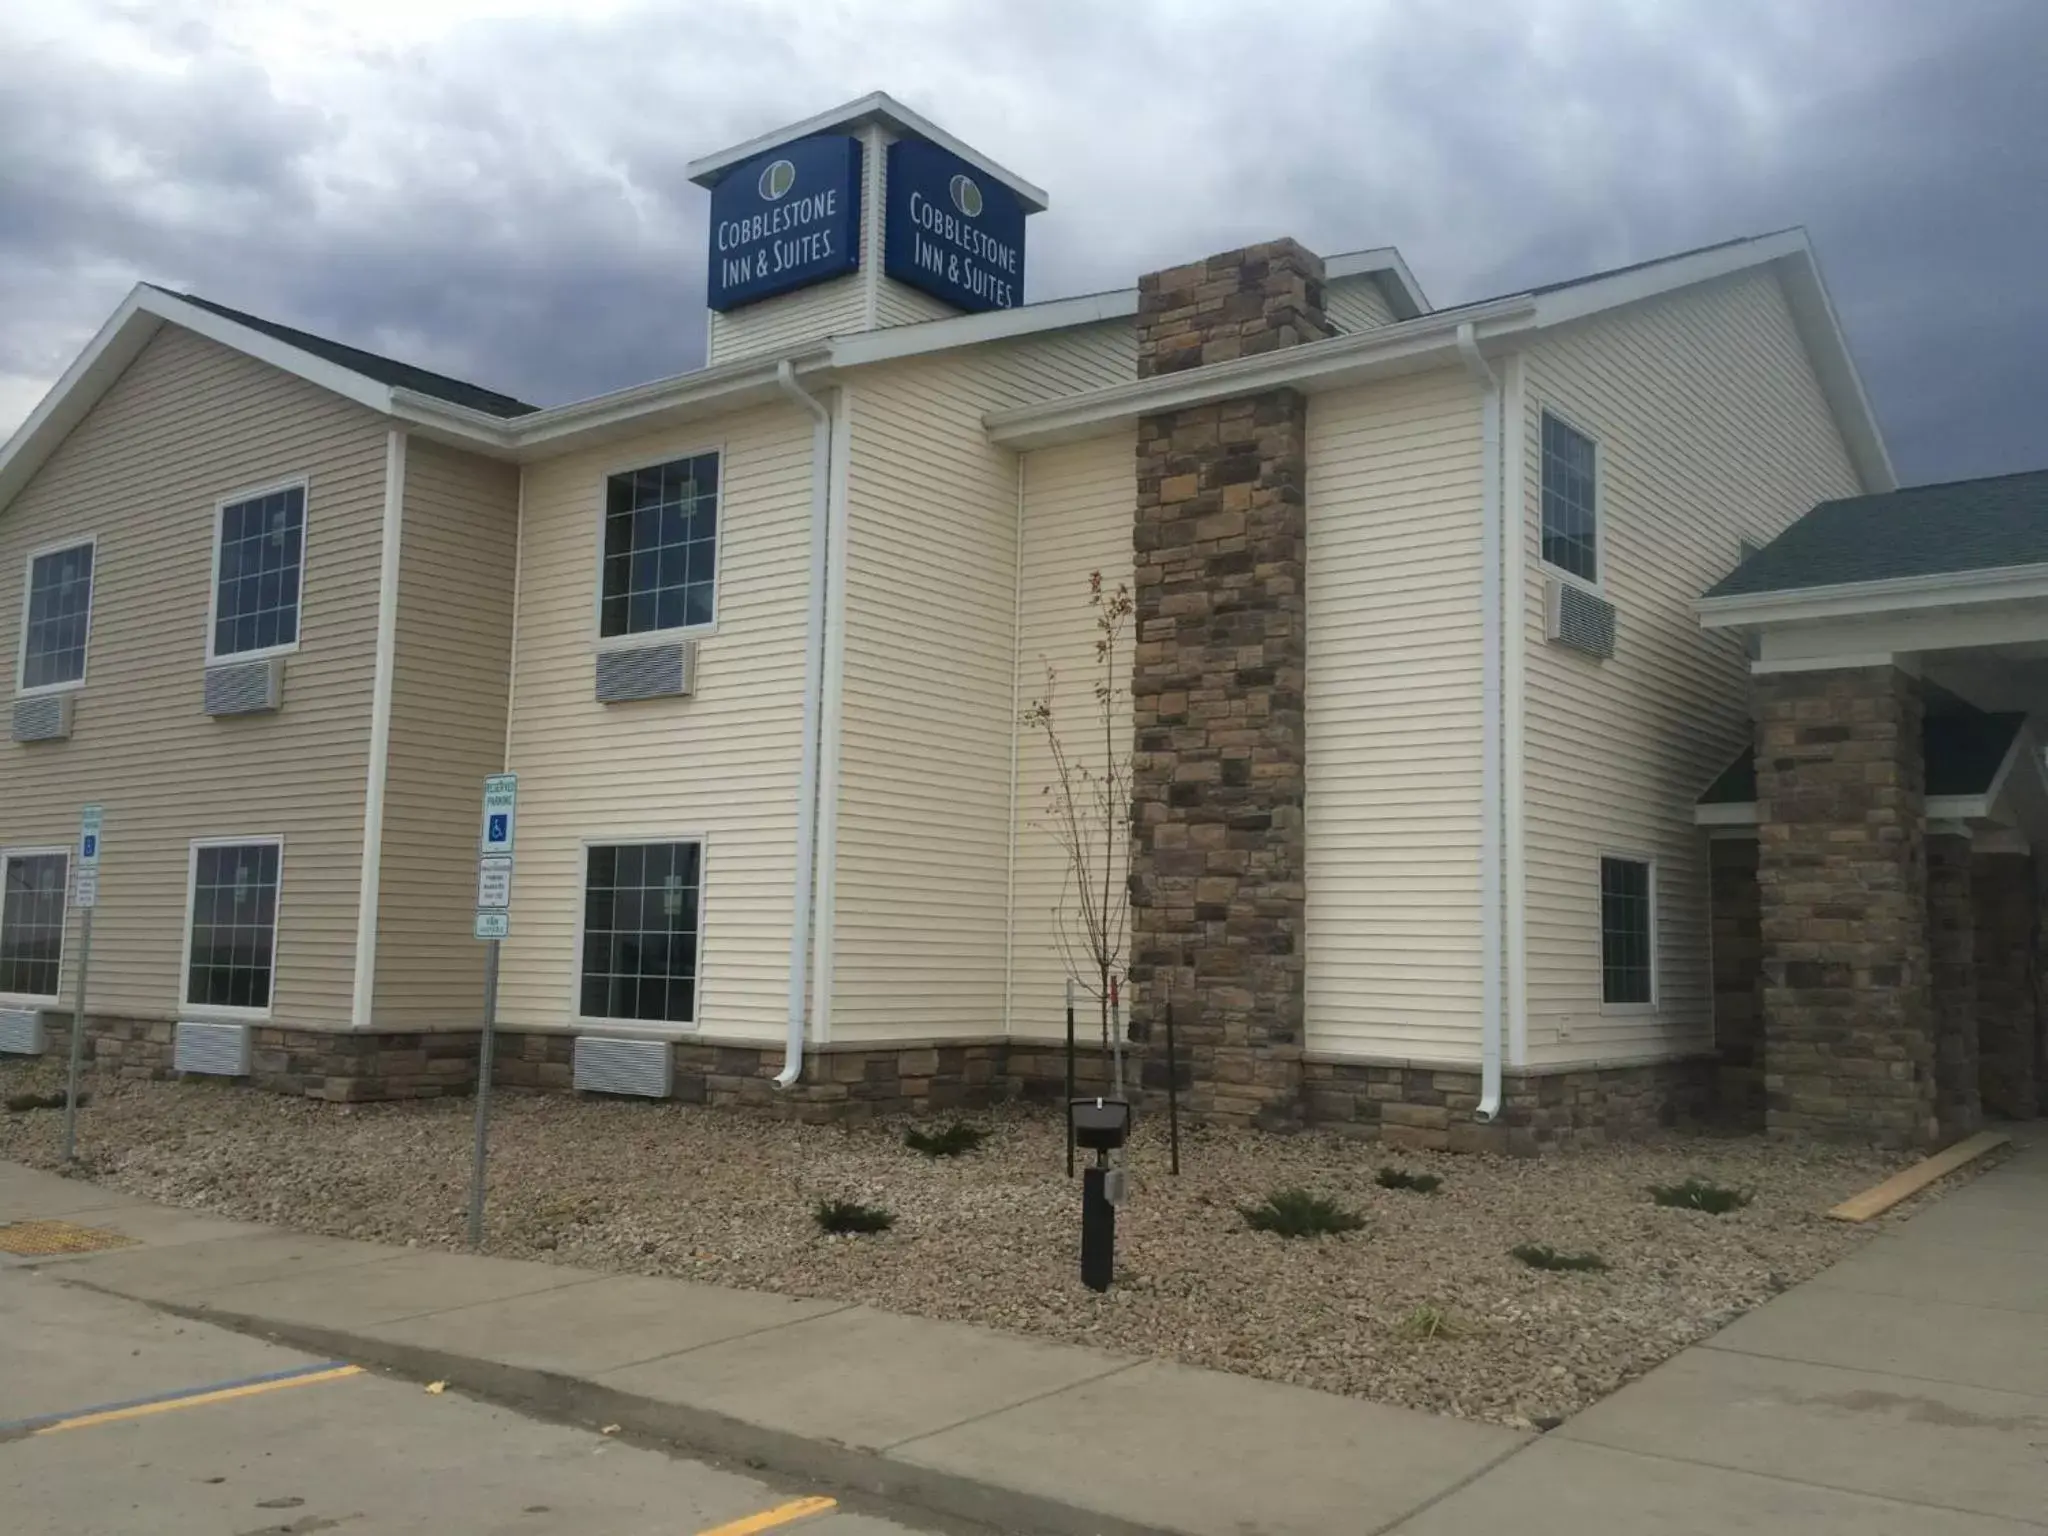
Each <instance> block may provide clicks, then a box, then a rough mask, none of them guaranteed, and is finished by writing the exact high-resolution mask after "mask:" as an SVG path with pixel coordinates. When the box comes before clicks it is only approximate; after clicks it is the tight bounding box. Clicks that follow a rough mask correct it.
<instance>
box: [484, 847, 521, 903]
mask: <svg viewBox="0 0 2048 1536" xmlns="http://www.w3.org/2000/svg"><path fill="white" fill-rule="evenodd" d="M511 906H512V858H511V855H510V854H503V853H487V854H485V855H484V856H483V857H482V858H480V859H478V860H477V861H476V907H477V910H478V911H479V912H504V911H508V910H509V909H510V908H511Z"/></svg>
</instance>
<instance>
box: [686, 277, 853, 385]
mask: <svg viewBox="0 0 2048 1536" xmlns="http://www.w3.org/2000/svg"><path fill="white" fill-rule="evenodd" d="M712 259H713V260H716V259H717V253H716V252H715V251H714V252H713V253H712ZM866 281H867V280H866V274H865V273H861V272H849V273H847V274H846V275H845V276H844V277H835V278H833V279H832V280H831V281H830V282H827V283H818V284H815V285H814V286H812V287H809V288H799V289H797V290H796V291H795V292H794V293H778V294H776V295H775V296H774V297H773V298H768V299H761V300H758V301H757V302H755V303H752V304H746V305H743V306H741V307H740V308H738V309H729V310H725V311H723V312H720V311H718V310H712V311H711V312H710V314H711V327H710V333H709V337H708V340H707V342H706V344H705V358H704V360H705V364H706V366H713V365H716V364H718V363H729V362H731V361H732V360H733V359H734V358H736V357H760V356H763V355H764V354H768V353H774V352H784V351H789V350H791V349H793V348H795V347H798V346H800V345H802V344H803V343H804V342H807V341H822V340H823V339H824V338H825V337H827V336H845V335H848V334H850V333H851V332H854V331H859V330H865V329H866V328H867V308H868V301H867V287H866Z"/></svg>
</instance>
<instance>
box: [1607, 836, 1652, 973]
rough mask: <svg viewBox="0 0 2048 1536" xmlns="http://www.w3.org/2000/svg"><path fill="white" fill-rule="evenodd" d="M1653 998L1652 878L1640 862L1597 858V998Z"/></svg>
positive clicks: (1649, 867)
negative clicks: (1598, 888) (1598, 915)
mask: <svg viewBox="0 0 2048 1536" xmlns="http://www.w3.org/2000/svg"><path fill="white" fill-rule="evenodd" d="M1656 997H1657V877H1656V870H1655V869H1654V868H1653V867H1652V866H1651V864H1650V863H1649V861H1648V860H1645V859H1627V858H1613V857H1607V858H1603V859H1601V860H1600V1000H1601V1001H1602V1002H1603V1003H1607V1004H1613V1005H1644V1004H1649V1003H1653V1002H1655V1001H1656Z"/></svg>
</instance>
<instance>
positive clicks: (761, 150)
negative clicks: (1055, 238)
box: [684, 91, 1052, 213]
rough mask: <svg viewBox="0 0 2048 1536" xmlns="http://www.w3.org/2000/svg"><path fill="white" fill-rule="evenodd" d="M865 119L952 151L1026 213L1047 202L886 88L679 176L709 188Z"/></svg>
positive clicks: (721, 154) (710, 159) (737, 146)
mask: <svg viewBox="0 0 2048 1536" xmlns="http://www.w3.org/2000/svg"><path fill="white" fill-rule="evenodd" d="M869 123H882V124H884V125H886V126H887V127H889V128H892V129H894V130H895V131H896V133H897V134H898V135H899V136H909V137H913V138H919V139H929V140H930V141H931V142H932V143H934V144H936V145H938V146H939V148H941V149H943V150H945V151H947V152H948V153H949V154H954V155H958V156H959V157H960V158H961V159H962V160H965V161H966V162H967V163H968V164H969V165H971V166H973V167H974V168H975V169H976V170H978V171H981V172H983V173H984V174H985V175H988V176H990V177H993V178H994V179H995V180H997V181H999V182H1001V183H1002V184H1003V185H1004V186H1006V187H1008V188H1009V189H1010V190H1011V191H1012V192H1014V193H1016V194H1017V196H1018V198H1019V200H1021V201H1022V202H1023V204H1024V206H1025V208H1026V210H1027V211H1028V212H1031V213H1042V212H1044V211H1045V209H1046V208H1047V207H1049V206H1050V205H1051V201H1052V200H1051V199H1050V198H1049V197H1047V196H1046V193H1045V189H1044V188H1043V187H1038V186H1034V185H1033V184H1032V183H1030V182H1028V181H1026V180H1025V179H1024V178H1023V177H1022V176H1019V175H1017V174H1015V173H1014V172H1011V171H1006V170H1004V169H1003V168H1002V167H1001V166H1000V165H997V164H996V163H995V161H993V160H991V159H989V158H988V156H986V155H984V154H983V153H982V152H981V151H980V150H978V149H974V148H972V147H971V146H969V145H967V144H963V143H962V142H961V141H960V140H958V139H956V138H954V137H953V135H952V134H950V133H948V132H946V130H945V129H943V128H941V127H939V126H938V124H936V123H933V122H931V121H929V120H928V119H926V118H923V117H920V116H919V115H918V114H917V113H915V112H913V111H911V110H910V108H908V107H906V106H904V105H903V103H902V102H900V101H897V100H896V99H895V98H894V97H892V96H890V95H889V93H888V92H886V91H871V92H870V93H869V94H867V95H865V96H863V97H861V98H860V99H859V100H858V101H849V102H847V103H846V105H844V106H841V107H834V108H832V110H831V111H829V112H820V113H819V114H818V115H817V116H816V117H807V118H805V119H804V120H803V121H802V122H800V123H791V124H789V125H788V126H787V127H783V128H775V129H771V130H770V131H769V132H767V133H763V134H759V135H757V136H755V137H754V138H751V139H748V140H747V141H746V142H745V143H744V144H735V145H733V146H732V148H730V149H721V150H719V151H718V153H716V154H713V155H705V156H704V157H703V158H702V159H699V160H692V161H691V162H690V163H689V164H688V165H687V166H685V167H684V174H685V175H687V176H688V177H689V178H690V180H692V181H693V182H695V183H696V184H697V185H698V186H700V187H713V186H716V185H717V184H718V182H719V179H720V178H721V177H722V176H724V174H725V173H726V172H727V171H729V170H731V169H732V168H733V167H734V166H736V165H742V164H744V163H745V162H747V161H749V160H751V159H753V158H754V156H756V155H763V154H766V153H767V152H768V151H769V150H771V149H778V148H780V147H781V146H782V145H784V144H794V143H795V142H796V141H797V140H798V139H807V138H809V137H810V136H811V135H812V134H814V133H833V132H837V131H841V130H845V131H849V132H850V131H852V130H853V129H856V128H862V127H865V126H866V125H867V124H869Z"/></svg>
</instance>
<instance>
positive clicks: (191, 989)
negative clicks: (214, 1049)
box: [185, 838, 284, 1011]
mask: <svg viewBox="0 0 2048 1536" xmlns="http://www.w3.org/2000/svg"><path fill="white" fill-rule="evenodd" d="M283 857H284V849H283V847H282V845H281V844H279V843H278V841H277V840H276V839H275V838H268V839H260V840H257V839H252V840H251V841H249V842H246V843H199V844H196V845H194V847H193V849H192V932H191V940H190V944H189V947H188V949H187V951H186V957H185V1003H186V1006H187V1007H191V1008H235V1009H248V1010H252V1011H253V1010H262V1009H267V1008H269V1006H270V988H271V979H272V970H273V967H274V964H275V960H276V955H277V888H278V875H279V872H280V869H281V866H282V863H283Z"/></svg>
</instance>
